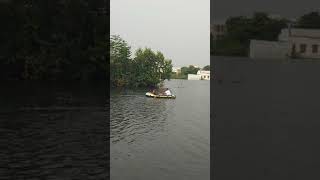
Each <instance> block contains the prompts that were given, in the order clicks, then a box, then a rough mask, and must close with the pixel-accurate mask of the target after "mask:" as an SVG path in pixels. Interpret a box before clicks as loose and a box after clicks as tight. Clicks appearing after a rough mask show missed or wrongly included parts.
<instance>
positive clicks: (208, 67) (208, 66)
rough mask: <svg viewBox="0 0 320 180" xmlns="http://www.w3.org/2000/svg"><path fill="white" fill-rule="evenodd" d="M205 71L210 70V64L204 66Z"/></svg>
mask: <svg viewBox="0 0 320 180" xmlns="http://www.w3.org/2000/svg"><path fill="white" fill-rule="evenodd" d="M202 69H203V70H205V71H210V65H206V66H205V67H203V68H202Z"/></svg>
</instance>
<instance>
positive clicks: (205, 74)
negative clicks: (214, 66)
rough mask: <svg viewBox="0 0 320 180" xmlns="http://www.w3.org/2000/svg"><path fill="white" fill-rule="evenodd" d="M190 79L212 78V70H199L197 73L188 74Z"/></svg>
mask: <svg viewBox="0 0 320 180" xmlns="http://www.w3.org/2000/svg"><path fill="white" fill-rule="evenodd" d="M188 80H210V71H203V70H199V71H198V72H197V74H188Z"/></svg>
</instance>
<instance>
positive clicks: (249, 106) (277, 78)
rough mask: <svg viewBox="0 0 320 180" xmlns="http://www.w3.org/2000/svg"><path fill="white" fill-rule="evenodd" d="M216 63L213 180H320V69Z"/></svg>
mask: <svg viewBox="0 0 320 180" xmlns="http://www.w3.org/2000/svg"><path fill="white" fill-rule="evenodd" d="M211 58H212V59H211V66H213V68H215V71H214V73H215V75H216V78H215V79H214V80H211V85H212V86H213V87H214V89H213V91H212V93H211V94H210V97H211V98H212V101H211V102H212V103H211V108H212V110H211V112H212V115H213V119H212V125H213V126H212V127H213V129H212V131H211V132H212V134H213V136H212V138H211V140H212V141H213V143H212V145H213V146H214V148H213V149H214V151H213V153H212V157H213V160H214V161H212V164H211V165H212V167H214V169H213V178H214V179H219V180H230V179H246V180H256V179H272V180H284V179H290V180H295V179H297V180H299V179H320V174H319V168H320V166H319V165H320V154H319V151H320V142H319V137H320V131H319V129H320V121H319V119H320V113H319V112H320V106H319V101H320V93H319V92H320V84H319V77H320V63H319V62H317V63H315V62H314V61H313V62H312V61H307V60H294V61H291V62H289V61H282V62H281V61H268V60H258V59H255V60H252V59H248V58H236V57H233V58H230V57H211ZM216 79H221V80H222V81H220V82H221V83H219V81H217V80H216Z"/></svg>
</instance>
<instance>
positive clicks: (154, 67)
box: [110, 35, 172, 87]
mask: <svg viewBox="0 0 320 180" xmlns="http://www.w3.org/2000/svg"><path fill="white" fill-rule="evenodd" d="M131 56H132V52H131V47H130V46H129V45H128V43H127V42H126V41H125V40H123V39H122V38H121V37H120V36H118V35H112V36H110V83H111V86H113V87H147V86H157V85H158V84H159V83H161V82H163V80H165V79H170V78H171V72H172V61H171V60H170V59H166V58H165V57H164V55H163V53H161V52H160V51H157V52H154V51H153V50H152V49H150V48H144V49H142V48H139V49H138V50H136V51H135V53H134V57H131Z"/></svg>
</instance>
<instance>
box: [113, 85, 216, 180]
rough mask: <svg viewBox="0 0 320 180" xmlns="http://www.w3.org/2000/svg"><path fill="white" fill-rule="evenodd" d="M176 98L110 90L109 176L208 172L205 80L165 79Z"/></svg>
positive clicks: (187, 177)
mask: <svg viewBox="0 0 320 180" xmlns="http://www.w3.org/2000/svg"><path fill="white" fill-rule="evenodd" d="M166 87H169V88H170V89H171V90H172V91H173V93H174V94H175V95H176V96H177V98H176V99H153V98H147V97H145V96H144V94H145V91H133V92H128V93H127V94H117V93H115V94H112V95H111V99H110V106H111V109H110V117H111V118H110V119H111V122H110V130H111V132H110V134H111V138H110V156H111V157H110V161H111V164H110V165H111V179H112V180H126V179H128V180H129V179H130V180H149V179H153V180H164V179H166V180H171V179H172V180H176V179H184V180H198V179H201V180H206V179H208V180H209V178H210V147H209V145H210V137H209V136H210V82H209V81H187V80H171V81H169V82H166Z"/></svg>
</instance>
